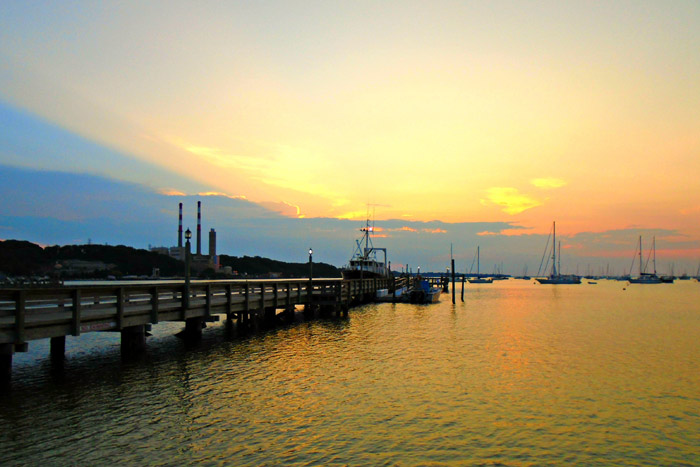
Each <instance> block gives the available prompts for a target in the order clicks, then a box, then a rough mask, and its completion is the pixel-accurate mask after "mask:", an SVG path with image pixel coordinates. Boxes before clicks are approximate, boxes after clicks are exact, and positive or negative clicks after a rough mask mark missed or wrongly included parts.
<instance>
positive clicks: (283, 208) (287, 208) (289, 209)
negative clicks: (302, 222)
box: [258, 201, 304, 219]
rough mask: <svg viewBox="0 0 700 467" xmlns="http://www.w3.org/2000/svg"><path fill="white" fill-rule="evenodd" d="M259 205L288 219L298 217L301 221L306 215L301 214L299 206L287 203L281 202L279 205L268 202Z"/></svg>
mask: <svg viewBox="0 0 700 467" xmlns="http://www.w3.org/2000/svg"><path fill="white" fill-rule="evenodd" d="M258 204H260V205H261V206H263V207H265V208H267V209H269V210H270V211H274V212H276V213H278V214H282V215H283V216H286V217H296V218H299V219H302V218H303V217H304V215H303V214H301V208H300V207H299V206H297V205H296V204H291V203H288V202H286V201H280V202H278V203H275V202H271V201H268V202H262V203H258Z"/></svg>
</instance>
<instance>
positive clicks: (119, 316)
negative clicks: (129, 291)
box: [117, 287, 124, 331]
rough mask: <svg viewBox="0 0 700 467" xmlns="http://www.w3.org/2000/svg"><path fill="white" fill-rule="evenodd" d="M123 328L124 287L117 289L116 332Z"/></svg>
mask: <svg viewBox="0 0 700 467" xmlns="http://www.w3.org/2000/svg"><path fill="white" fill-rule="evenodd" d="M123 327H124V287H119V288H118V289H117V330H119V331H121V330H122V328H123Z"/></svg>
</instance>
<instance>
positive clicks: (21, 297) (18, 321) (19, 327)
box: [15, 290, 27, 344]
mask: <svg viewBox="0 0 700 467" xmlns="http://www.w3.org/2000/svg"><path fill="white" fill-rule="evenodd" d="M15 302H16V310H17V314H16V315H15V331H16V333H15V340H16V341H17V342H16V343H18V344H24V338H25V337H24V318H25V314H26V312H27V310H26V308H27V307H26V303H27V291H26V290H20V291H19V292H17V298H16V300H15Z"/></svg>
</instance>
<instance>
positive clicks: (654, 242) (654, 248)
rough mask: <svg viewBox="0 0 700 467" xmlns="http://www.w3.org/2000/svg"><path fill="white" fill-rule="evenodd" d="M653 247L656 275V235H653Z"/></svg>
mask: <svg viewBox="0 0 700 467" xmlns="http://www.w3.org/2000/svg"><path fill="white" fill-rule="evenodd" d="M651 239H652V240H651V247H652V250H653V251H654V275H656V235H654V236H653V237H651Z"/></svg>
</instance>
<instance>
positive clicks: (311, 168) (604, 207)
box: [0, 2, 700, 240]
mask: <svg viewBox="0 0 700 467" xmlns="http://www.w3.org/2000/svg"><path fill="white" fill-rule="evenodd" d="M438 3H439V5H437V6H436V7H435V8H430V9H428V10H429V11H426V9H424V8H423V7H422V6H420V2H417V3H416V2H397V3H391V2H388V3H386V4H384V7H382V8H381V10H382V14H381V15H372V14H355V13H357V11H356V7H355V6H352V7H349V6H342V5H339V4H333V5H332V6H327V7H326V8H327V9H325V8H324V9H320V10H323V12H324V13H326V14H325V15H323V16H322V18H321V16H319V15H320V14H321V13H319V11H320V10H319V11H316V9H312V8H306V7H303V6H302V7H298V8H291V7H287V6H285V5H283V4H280V5H279V6H278V7H279V8H269V7H263V6H261V4H259V2H231V3H227V4H225V5H223V6H221V9H220V10H218V9H208V8H203V9H199V10H198V11H197V15H188V14H184V13H183V12H182V11H180V10H178V9H177V8H174V7H172V8H171V10H172V14H168V15H165V16H163V18H162V19H163V20H162V21H160V22H159V23H158V25H157V26H158V28H159V29H158V30H156V31H154V30H153V29H152V28H153V25H152V24H151V23H150V22H148V21H146V18H148V17H149V16H148V15H143V14H141V13H142V12H141V7H140V6H139V4H138V3H134V4H133V5H125V6H123V7H121V8H123V9H124V14H119V15H116V14H109V13H110V11H111V9H110V8H106V9H104V10H102V9H99V8H92V7H88V6H83V7H82V8H86V9H89V10H90V11H89V13H90V17H93V16H95V17H97V18H99V20H100V23H99V24H104V25H105V27H102V28H92V27H90V25H89V24H74V22H73V21H70V23H69V24H71V26H72V27H75V28H77V29H78V30H77V31H76V32H75V34H72V35H65V34H64V35H61V34H56V33H55V30H54V29H53V28H49V27H43V23H42V22H40V21H36V20H35V19H34V16H32V17H28V18H27V19H26V21H27V23H28V26H32V25H34V27H33V28H32V27H28V28H21V27H15V28H13V29H12V30H13V31H15V33H16V34H20V35H21V38H19V39H17V40H16V41H5V42H4V43H0V58H2V63H8V64H9V65H7V69H9V70H12V73H9V74H8V73H5V74H4V75H2V76H0V78H3V77H4V78H5V79H4V80H3V81H2V82H3V86H1V87H0V97H2V98H3V99H4V100H5V101H7V102H9V103H11V104H12V105H17V106H18V107H21V108H25V109H28V110H29V111H31V112H36V113H37V114H39V115H40V116H42V117H44V118H46V119H48V120H50V121H52V122H56V123H58V124H59V125H61V126H62V127H64V128H67V129H69V130H70V131H73V132H75V133H77V134H79V135H83V136H85V137H87V138H89V139H91V140H94V141H97V142H99V143H100V144H103V145H105V146H108V147H111V148H117V149H119V150H121V151H123V152H125V153H126V154H129V155H133V156H134V157H136V158H139V159H142V160H144V161H147V162H149V163H151V164H155V165H158V166H161V167H164V168H166V169H167V170H170V171H173V172H176V173H178V174H180V175H184V176H186V177H188V178H191V179H193V180H195V181H197V182H199V183H201V184H204V185H205V186H207V187H210V188H211V190H210V191H211V192H213V193H236V194H237V195H236V196H234V197H240V198H243V197H245V199H248V200H250V201H253V202H256V203H261V204H262V205H264V206H267V207H269V208H270V209H273V210H274V211H275V212H280V213H283V214H284V215H288V216H292V217H302V216H307V217H334V218H340V219H358V220H359V219H364V218H365V217H366V216H367V213H366V210H365V207H366V205H367V204H368V203H383V204H385V205H387V206H386V207H382V208H381V209H378V210H377V211H376V213H375V215H374V216H373V217H375V218H377V219H378V220H381V219H388V218H394V219H406V220H417V221H430V220H434V219H438V220H441V221H445V222H494V221H512V222H516V223H518V224H519V225H522V226H524V227H525V228H524V229H523V230H520V231H519V230H509V231H507V232H503V234H505V235H518V234H519V233H518V232H521V233H542V232H546V231H547V230H548V229H549V225H550V224H551V221H552V219H557V221H559V222H561V224H562V225H566V226H567V229H569V231H570V232H572V233H573V232H581V231H605V230H609V229H625V228H628V227H630V226H648V227H653V226H657V227H664V228H668V229H677V230H679V231H682V232H683V233H684V234H686V235H688V236H689V238H692V239H695V240H698V239H700V222H699V221H698V216H697V213H698V211H699V210H700V208H699V207H698V205H697V202H695V201H693V200H697V199H700V184H698V183H697V174H699V173H700V157H698V154H700V132H699V131H698V120H697V109H698V108H700V80H697V79H690V77H695V76H699V75H700V64H699V62H698V60H697V59H696V55H697V54H696V53H695V51H696V50H697V47H694V46H695V45H697V44H696V42H697V40H696V36H697V34H693V32H694V31H695V29H696V28H695V29H693V28H689V25H695V24H697V21H698V17H697V11H698V10H697V9H696V8H694V6H693V2H688V5H691V6H690V7H689V6H687V5H686V4H685V3H684V2H680V3H679V4H678V5H675V7H674V8H669V9H664V8H652V9H650V10H649V11H646V10H645V9H642V8H636V9H633V10H634V11H624V12H622V13H621V11H622V10H623V9H619V8H616V7H609V6H607V4H605V5H602V4H601V5H600V6H596V7H595V8H592V7H590V5H581V4H578V3H577V2H555V3H554V4H551V5H550V4H547V6H546V7H545V6H537V5H535V6H532V5H530V6H528V7H523V5H522V4H518V2H512V3H510V2H507V3H508V6H507V7H503V8H495V7H492V6H491V4H490V3H489V2H466V3H463V2H457V3H450V2H438ZM329 5H330V4H329ZM278 9H279V10H280V11H281V10H284V12H285V13H286V14H288V15H292V16H293V17H294V19H295V20H294V21H284V22H280V21H279V16H278V15H279V13H278V12H277V10H278ZM209 10H217V12H216V13H214V12H213V11H209ZM652 10H653V11H652ZM533 11H534V12H535V13H533ZM272 12H274V13H272ZM365 13H366V12H365ZM32 14H33V15H41V14H42V13H41V12H32ZM179 15H183V16H179ZM630 15H632V16H634V15H637V16H634V18H635V20H634V21H631V20H629V18H630ZM124 18H130V19H129V21H128V24H127V23H126V22H125V19H124ZM223 18H226V20H224V19H223ZM409 18H410V20H409ZM522 18H526V19H527V20H522ZM553 18H556V20H554V19H553ZM600 18H608V20H607V21H600ZM43 20H44V21H49V20H51V21H61V19H60V18H43ZM63 20H64V21H69V20H70V18H64V19H63ZM0 21H2V20H1V19H0ZM639 21H642V22H639ZM49 22H50V21H49ZM678 23H682V26H683V27H680V26H676V25H677V24H678ZM183 24H187V28H186V29H187V34H186V35H184V36H183V35H181V34H180V33H181V32H182V25H183ZM637 24H648V25H649V27H648V28H646V29H645V31H646V32H647V33H648V34H644V35H640V34H639V31H638V30H637V29H636V26H634V25H637ZM1 25H2V24H0V26H1ZM107 26H108V27H107ZM127 26H128V27H127ZM59 30H60V29H59ZM125 30H128V31H129V32H130V33H129V35H128V36H125V35H124V34H123V31H125ZM688 31H691V32H688ZM180 37H183V39H182V42H179V40H176V39H175V38H180ZM184 38H186V39H184ZM23 44H26V45H23ZM46 44H52V46H51V47H46V46H45V45H46ZM94 44H100V45H101V46H100V47H94ZM143 44H152V45H153V47H143V46H141V45H143ZM15 48H16V49H15ZM124 50H128V51H129V53H128V54H126V53H121V52H123V51H124ZM110 52H114V53H110ZM0 71H1V70H0ZM173 96H176V98H173ZM163 186H168V187H170V186H171V185H170V184H168V183H164V184H163ZM183 190H184V188H182V187H172V189H170V190H167V191H164V192H166V193H168V194H173V195H174V194H176V193H181V192H182V191H183ZM208 191H209V190H208ZM302 213H303V214H302ZM486 234H487V233H485V234H484V235H486Z"/></svg>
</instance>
